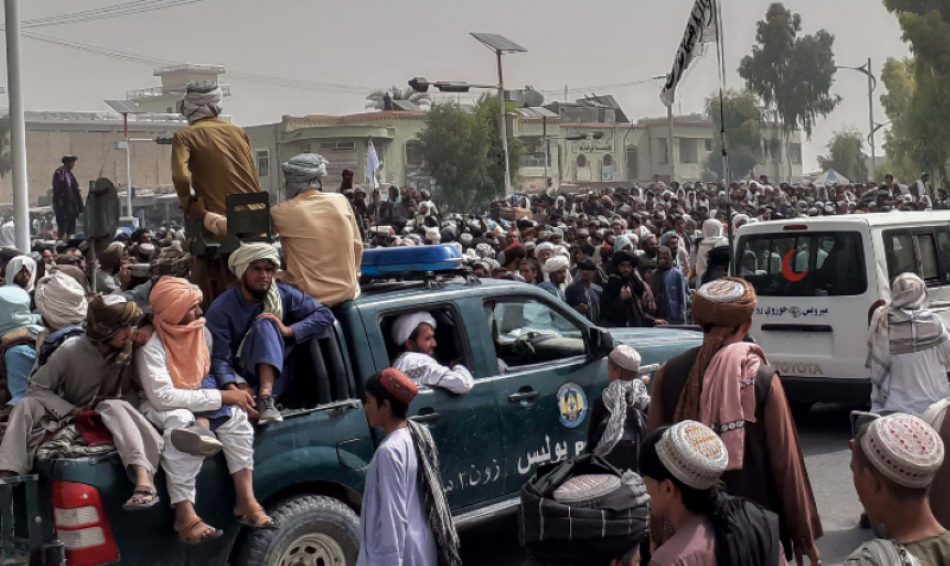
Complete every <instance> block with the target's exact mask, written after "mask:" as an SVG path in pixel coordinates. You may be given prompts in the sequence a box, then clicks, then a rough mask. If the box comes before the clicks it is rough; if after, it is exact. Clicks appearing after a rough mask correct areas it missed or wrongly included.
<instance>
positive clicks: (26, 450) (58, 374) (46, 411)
mask: <svg viewBox="0 0 950 566" xmlns="http://www.w3.org/2000/svg"><path fill="white" fill-rule="evenodd" d="M141 318H142V310H141V309H140V308H139V307H138V306H137V305H136V304H135V303H132V302H128V301H126V299H124V298H123V297H121V296H118V295H108V296H102V295H100V296H97V297H96V298H95V299H93V300H92V301H91V302H90V303H89V310H88V313H87V315H86V323H85V327H86V333H85V334H84V335H82V336H78V337H76V338H70V339H68V340H66V341H65V342H63V344H62V345H61V346H60V347H59V348H57V349H56V351H55V352H53V354H52V355H51V356H50V357H49V360H48V361H47V362H46V363H45V364H44V365H43V366H41V367H40V368H38V369H37V370H36V371H35V372H34V373H33V376H32V377H31V378H30V386H29V389H28V390H27V392H26V395H25V396H24V397H23V399H22V401H21V402H20V403H19V404H18V405H17V406H16V408H15V409H14V410H13V414H12V415H11V416H10V421H9V426H8V428H7V431H6V434H4V436H3V442H2V443H0V478H2V477H10V476H14V475H18V474H26V473H28V472H29V471H30V470H31V469H32V468H33V458H34V456H35V455H36V450H37V448H39V445H40V443H41V442H42V440H43V438H44V436H45V435H46V433H47V432H48V431H50V430H58V429H59V428H62V427H63V426H65V425H66V424H67V423H68V421H69V420H71V419H75V418H76V417H78V416H80V415H81V414H83V413H84V412H85V411H95V412H96V413H98V415H99V416H100V417H101V418H102V423H103V425H105V427H106V428H107V429H108V430H109V432H110V433H111V434H112V439H113V443H114V444H115V448H116V451H118V453H119V459H120V460H121V461H122V464H123V466H124V467H125V469H126V470H127V472H128V474H129V478H130V479H131V480H132V481H133V482H134V485H135V490H134V492H133V494H132V497H130V498H129V500H128V501H127V502H126V503H125V505H124V506H123V507H124V508H125V509H126V510H138V509H146V508H149V507H152V506H154V505H155V504H156V503H157V502H158V495H157V493H156V491H155V484H154V479H153V478H154V475H155V471H156V470H157V469H158V463H159V456H160V455H161V452H162V437H161V436H160V435H159V434H158V432H157V431H156V430H155V428H154V427H153V426H152V425H151V424H150V423H149V422H148V420H146V418H145V417H144V416H143V415H142V414H141V413H139V411H138V410H137V409H136V406H137V405H138V402H139V398H138V392H139V391H140V390H141V387H139V384H138V379H137V378H136V376H135V374H134V367H133V366H130V364H129V362H130V361H131V356H132V332H133V330H134V328H135V325H136V324H138V322H139V319H141Z"/></svg>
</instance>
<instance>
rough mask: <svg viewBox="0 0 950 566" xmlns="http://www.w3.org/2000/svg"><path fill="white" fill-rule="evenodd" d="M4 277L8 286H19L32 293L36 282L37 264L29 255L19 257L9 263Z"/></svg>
mask: <svg viewBox="0 0 950 566" xmlns="http://www.w3.org/2000/svg"><path fill="white" fill-rule="evenodd" d="M4 275H5V277H4V281H5V282H6V284H7V285H17V286H18V287H20V288H22V289H23V290H24V291H26V292H27V293H32V292H33V283H34V282H35V281H36V262H35V261H33V258H31V257H30V256H28V255H18V256H16V257H14V258H13V259H11V260H10V261H9V262H7V267H6V271H5V273H4Z"/></svg>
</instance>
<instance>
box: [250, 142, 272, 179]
mask: <svg viewBox="0 0 950 566" xmlns="http://www.w3.org/2000/svg"><path fill="white" fill-rule="evenodd" d="M254 157H255V158H256V161H257V176H258V177H267V176H269V175H270V150H269V149H257V150H254Z"/></svg>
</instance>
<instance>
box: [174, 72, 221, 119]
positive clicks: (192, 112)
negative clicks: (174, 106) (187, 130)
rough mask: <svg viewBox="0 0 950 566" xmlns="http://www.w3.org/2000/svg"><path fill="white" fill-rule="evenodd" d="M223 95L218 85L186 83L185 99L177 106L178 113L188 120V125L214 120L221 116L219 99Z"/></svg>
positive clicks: (209, 82)
mask: <svg viewBox="0 0 950 566" xmlns="http://www.w3.org/2000/svg"><path fill="white" fill-rule="evenodd" d="M223 97H224V93H223V92H221V87H219V86H218V83H215V82H211V81H201V82H197V83H188V88H187V90H186V91H185V98H184V99H182V101H181V102H180V103H179V104H178V111H179V112H180V113H181V115H182V116H184V117H185V118H187V119H188V123H189V124H194V123H195V122H197V121H198V120H204V119H205V118H214V117H215V116H218V115H219V114H221V99H222V98H223Z"/></svg>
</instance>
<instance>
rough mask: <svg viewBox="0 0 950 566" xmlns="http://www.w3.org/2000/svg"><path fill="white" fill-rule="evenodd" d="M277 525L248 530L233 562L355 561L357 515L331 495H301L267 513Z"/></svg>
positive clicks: (316, 565) (320, 565)
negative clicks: (275, 527) (269, 527)
mask: <svg viewBox="0 0 950 566" xmlns="http://www.w3.org/2000/svg"><path fill="white" fill-rule="evenodd" d="M270 515H271V517H273V518H274V519H275V520H276V521H278V523H279V526H278V528H277V529H273V530H266V529H255V530H251V531H249V533H248V535H247V538H246V539H245V541H244V544H243V545H242V546H241V550H240V552H239V553H238V558H237V561H236V564H238V565H240V566H252V565H253V566H345V565H353V564H356V557H357V555H358V554H359V551H360V519H359V516H357V514H356V513H355V512H353V510H352V509H350V508H349V507H347V506H346V505H344V504H343V503H341V502H339V501H337V500H336V499H333V498H331V497H324V496H322V495H301V496H298V497H293V498H291V499H288V500H286V501H283V502H282V503H280V505H278V506H277V508H276V509H274V510H273V511H272V512H271V513H270Z"/></svg>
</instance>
